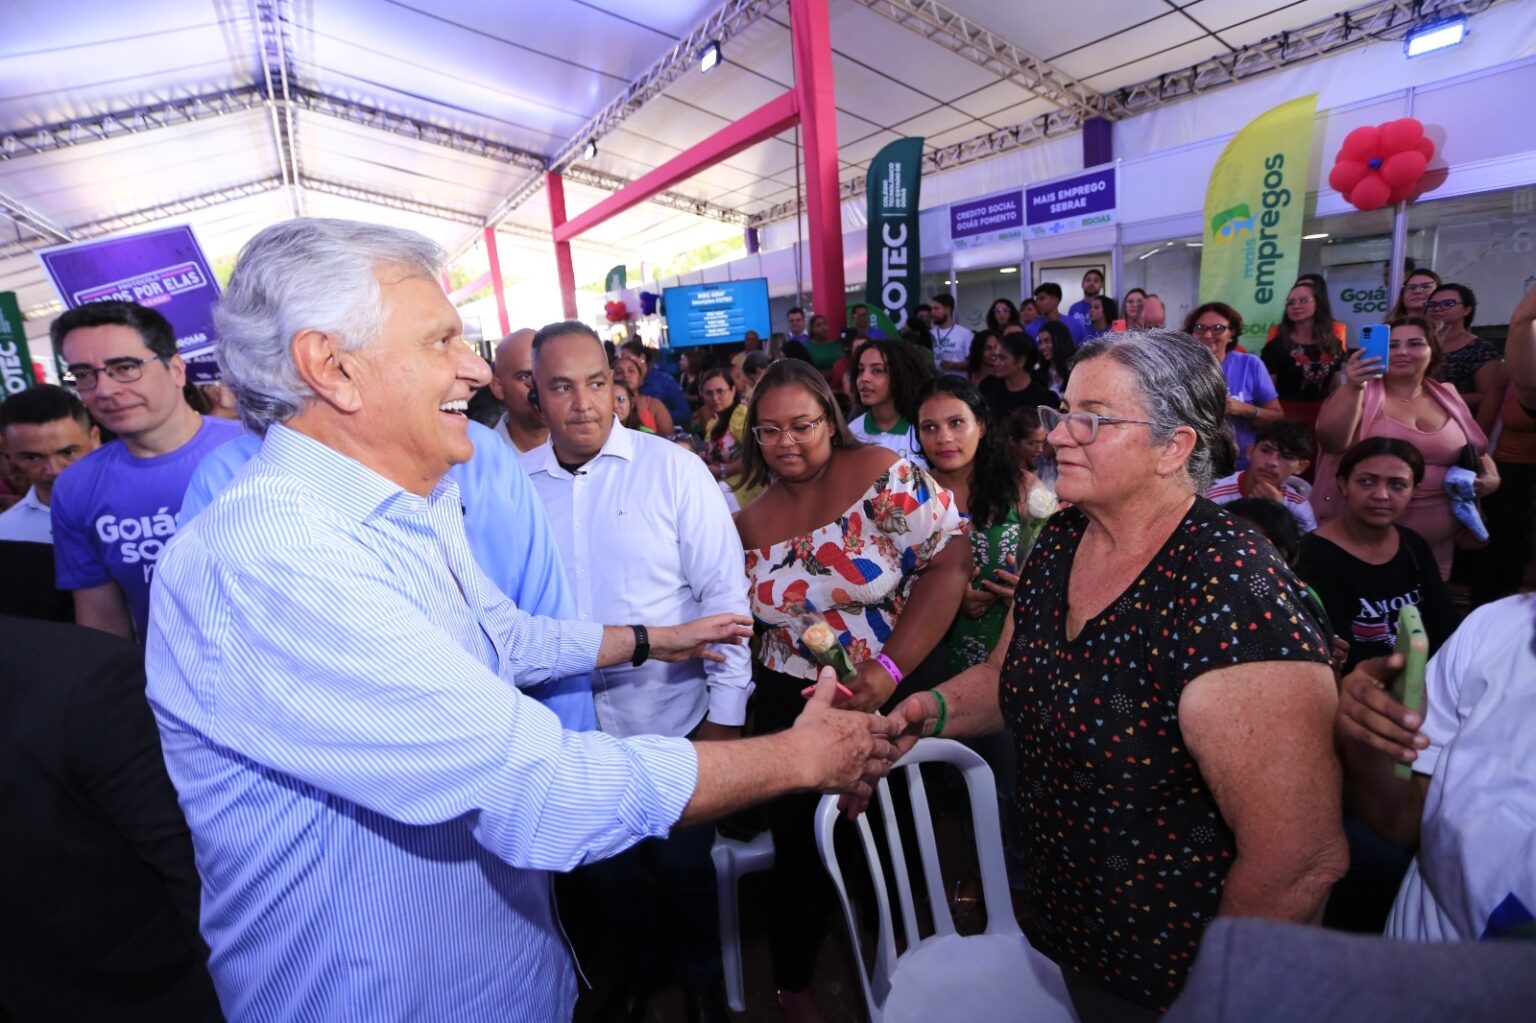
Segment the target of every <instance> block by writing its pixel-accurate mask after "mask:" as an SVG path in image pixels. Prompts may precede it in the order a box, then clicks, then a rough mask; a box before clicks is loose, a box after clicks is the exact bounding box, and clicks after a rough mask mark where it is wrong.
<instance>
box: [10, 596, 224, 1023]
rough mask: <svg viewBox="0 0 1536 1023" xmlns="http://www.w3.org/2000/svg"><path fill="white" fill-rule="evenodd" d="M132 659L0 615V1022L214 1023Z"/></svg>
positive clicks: (140, 676)
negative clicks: (1, 832) (0, 824)
mask: <svg viewBox="0 0 1536 1023" xmlns="http://www.w3.org/2000/svg"><path fill="white" fill-rule="evenodd" d="M143 657H144V652H143V649H142V648H141V647H139V646H138V645H137V644H135V643H130V642H127V641H125V640H121V639H118V638H117V637H115V636H109V635H107V634H106V633H104V632H98V631H95V630H92V629H85V628H77V627H74V626H69V625H59V624H55V623H51V622H42V621H34V620H26V619H21V618H13V617H9V616H5V615H0V820H3V821H4V822H5V826H4V827H5V838H4V840H3V841H0V1019H3V1020H7V1021H15V1023H24V1021H30V1020H93V1021H129V1020H144V1021H155V1023H171V1021H182V1020H188V1021H190V1020H198V1021H201V1020H220V1019H222V1017H221V1015H220V1013H219V1006H218V1000H217V998H216V997H215V995H214V991H213V984H212V983H211V981H210V980H209V979H208V970H207V957H208V950H207V947H206V946H205V945H204V944H203V941H202V938H201V937H200V936H199V935H198V930H197V908H198V893H199V884H198V877H197V870H196V867H195V866H194V864H193V861H192V843H191V839H190V838H189V836H188V834H187V826H186V822H185V821H184V820H183V819H182V816H181V809H180V807H178V806H177V804H176V791H175V789H173V788H172V787H171V783H170V779H169V778H168V777H166V773H165V763H164V761H163V760H162V758H161V754H160V739H159V733H158V732H157V731H156V729H155V722H154V717H153V715H152V714H151V712H150V708H149V704H148V702H147V701H146V699H145V697H144V664H143Z"/></svg>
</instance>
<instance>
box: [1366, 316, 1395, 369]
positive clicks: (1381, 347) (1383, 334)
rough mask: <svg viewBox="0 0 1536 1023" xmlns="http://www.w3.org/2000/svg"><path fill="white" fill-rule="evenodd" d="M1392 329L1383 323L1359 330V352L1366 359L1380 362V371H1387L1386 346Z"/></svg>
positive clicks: (1372, 324) (1370, 324)
mask: <svg viewBox="0 0 1536 1023" xmlns="http://www.w3.org/2000/svg"><path fill="white" fill-rule="evenodd" d="M1391 336H1392V329H1391V328H1390V327H1388V326H1387V325H1386V324H1385V323H1368V324H1366V325H1365V326H1364V327H1361V328H1360V351H1361V352H1362V353H1363V354H1364V356H1365V357H1367V358H1376V359H1380V360H1381V369H1380V371H1381V372H1383V373H1385V372H1386V371H1387V356H1388V354H1389V352H1388V344H1389V341H1390V339H1391Z"/></svg>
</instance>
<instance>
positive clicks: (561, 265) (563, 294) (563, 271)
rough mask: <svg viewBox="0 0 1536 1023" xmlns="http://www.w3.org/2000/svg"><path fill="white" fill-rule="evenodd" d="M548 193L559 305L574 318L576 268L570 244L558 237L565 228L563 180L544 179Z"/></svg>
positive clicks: (555, 176) (566, 313)
mask: <svg viewBox="0 0 1536 1023" xmlns="http://www.w3.org/2000/svg"><path fill="white" fill-rule="evenodd" d="M544 191H546V192H548V193H549V226H550V230H551V231H552V232H553V233H554V235H555V273H557V274H558V275H559V277H560V305H561V307H562V308H563V309H564V311H565V318H566V319H568V320H574V319H575V318H576V268H575V266H573V265H572V264H571V243H570V242H569V241H567V240H565V239H563V238H561V237H560V228H562V227H564V226H565V179H564V178H562V177H561V176H560V175H558V174H549V175H547V176H546V177H545V178H544Z"/></svg>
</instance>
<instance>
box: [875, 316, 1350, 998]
mask: <svg viewBox="0 0 1536 1023" xmlns="http://www.w3.org/2000/svg"><path fill="white" fill-rule="evenodd" d="M1226 396H1227V394H1226V382H1225V380H1224V379H1223V377H1222V372H1221V368H1220V367H1219V366H1218V365H1217V364H1216V362H1215V360H1214V359H1212V358H1211V356H1210V353H1208V352H1207V351H1206V350H1205V349H1204V347H1203V346H1201V345H1200V344H1199V343H1197V342H1196V341H1194V340H1193V339H1192V338H1190V337H1189V336H1187V335H1185V334H1180V333H1177V332H1174V331H1167V330H1148V331H1145V332H1131V333H1115V334H1105V335H1101V336H1099V337H1097V338H1095V339H1093V340H1092V341H1090V342H1088V343H1087V344H1086V345H1084V346H1083V348H1081V349H1080V350H1079V352H1078V354H1077V358H1076V360H1075V362H1074V368H1073V371H1072V376H1071V379H1070V381H1069V382H1068V384H1067V388H1066V398H1065V400H1064V402H1063V405H1064V406H1065V407H1066V408H1068V409H1069V410H1070V411H1067V412H1061V411H1059V410H1057V409H1054V408H1046V407H1042V408H1041V409H1040V418H1041V421H1042V423H1043V424H1044V425H1045V426H1046V428H1047V429H1048V430H1049V431H1050V433H1049V441H1050V444H1051V446H1052V447H1053V448H1054V449H1055V451H1056V463H1057V467H1058V470H1059V473H1060V475H1059V479H1058V483H1057V488H1058V492H1059V495H1060V497H1061V498H1062V500H1063V501H1065V502H1070V505H1071V506H1070V508H1068V509H1067V510H1064V511H1060V512H1058V513H1056V514H1055V515H1054V516H1053V517H1052V518H1051V520H1050V521H1049V523H1048V524H1047V525H1046V527H1045V529H1044V531H1043V532H1042V533H1041V536H1040V539H1039V541H1038V542H1037V543H1036V545H1035V547H1034V549H1033V551H1032V552H1031V553H1030V555H1029V557H1028V559H1027V560H1026V561H1025V563H1024V565H1023V567H1022V568H1021V569H1020V580H1021V581H1020V584H1019V587H1018V590H1017V596H1016V597H1015V606H1014V613H1013V615H1012V618H1011V620H1010V622H1009V623H1008V625H1007V626H1006V627H1005V628H1004V631H1003V634H1002V637H1001V639H1000V641H999V643H998V646H997V648H996V649H995V650H994V651H993V652H992V656H991V657H990V658H989V659H988V661H987V662H986V663H985V664H981V665H977V666H975V667H973V668H970V669H969V670H967V671H966V672H964V673H963V674H961V675H959V676H957V677H955V678H954V679H951V680H950V681H949V682H946V683H944V684H943V685H941V686H939V687H938V688H937V689H935V690H933V691H929V692H922V693H918V694H915V695H913V696H912V697H910V698H909V699H907V700H906V701H904V702H903V703H902V704H901V705H900V706H898V707H897V708H896V709H895V711H894V712H893V717H896V718H898V719H899V721H900V723H901V724H902V725H903V726H904V727H905V729H906V733H905V736H904V737H903V740H902V741H903V742H904V743H911V742H914V741H916V738H917V737H919V736H926V735H938V734H942V735H945V736H968V735H986V734H989V733H992V732H996V731H997V730H999V729H1002V728H1007V729H1010V730H1011V731H1012V732H1013V734H1014V738H1015V741H1016V743H1017V750H1018V779H1019V781H1018V787H1017V790H1016V793H1015V799H1016V801H1017V803H1018V811H1019V813H1018V820H1019V821H1021V822H1022V824H1021V826H1022V828H1023V830H1024V834H1023V836H1022V838H1023V843H1024V852H1025V859H1026V861H1027V863H1028V874H1029V876H1028V887H1027V889H1026V892H1025V895H1026V898H1027V903H1028V914H1029V915H1028V918H1027V919H1026V923H1028V924H1029V925H1030V926H1029V929H1030V935H1031V938H1032V939H1033V941H1034V942H1035V944H1036V946H1037V947H1038V948H1040V949H1041V950H1042V951H1043V952H1045V953H1046V954H1047V955H1049V956H1051V957H1052V958H1053V959H1055V960H1056V961H1057V962H1059V963H1060V964H1061V965H1062V966H1063V967H1064V969H1065V971H1066V974H1067V977H1068V982H1069V986H1070V987H1073V988H1074V997H1076V998H1077V1000H1078V1010H1079V1013H1080V1015H1082V1017H1083V1018H1084V1019H1085V1020H1088V1019H1092V1018H1094V1017H1095V1016H1096V1015H1099V1014H1101V1013H1107V1016H1106V1018H1114V1019H1125V1018H1135V1016H1136V1014H1137V1010H1136V1008H1135V1006H1134V1005H1129V1004H1127V1003H1136V1005H1140V1006H1145V1007H1147V1008H1148V1009H1160V1008H1164V1007H1166V1006H1167V1005H1168V1004H1169V1003H1170V1002H1171V1001H1172V1000H1173V998H1174V996H1176V995H1177V994H1178V992H1179V990H1180V988H1181V987H1182V985H1183V982H1184V977H1185V974H1186V972H1187V971H1188V969H1189V967H1190V965H1191V963H1192V962H1193V960H1194V956H1195V950H1196V948H1197V947H1198V945H1199V943H1200V936H1201V933H1202V931H1203V930H1204V928H1205V926H1206V925H1207V924H1208V923H1209V922H1210V921H1211V920H1212V919H1213V918H1214V917H1216V916H1217V915H1243V916H1267V917H1273V918H1275V919H1280V920H1292V921H1316V920H1318V919H1319V918H1320V916H1321V914H1322V909H1323V904H1324V902H1325V900H1326V899H1327V896H1328V892H1329V888H1330V887H1331V885H1332V884H1333V882H1334V881H1335V880H1336V879H1337V878H1338V877H1339V876H1340V874H1341V873H1342V872H1343V870H1344V866H1345V861H1346V850H1345V844H1344V836H1343V833H1342V830H1341V824H1340V820H1341V812H1340V771H1339V765H1338V762H1337V760H1336V759H1335V756H1334V751H1333V745H1332V738H1331V736H1332V722H1333V715H1334V709H1335V705H1336V702H1337V697H1336V695H1335V690H1334V682H1333V676H1332V674H1331V672H1330V670H1329V666H1328V644H1327V641H1326V640H1325V639H1324V638H1323V636H1322V635H1320V634H1319V631H1318V629H1317V627H1316V625H1315V624H1314V623H1313V620H1312V618H1311V617H1310V613H1309V611H1308V610H1307V609H1306V604H1305V598H1304V597H1303V591H1302V589H1301V587H1300V585H1299V584H1298V583H1297V581H1296V579H1295V577H1294V576H1293V575H1292V574H1291V572H1290V570H1289V569H1288V568H1287V567H1286V565H1285V562H1284V561H1282V560H1281V559H1280V557H1279V556H1278V555H1277V554H1276V553H1275V551H1274V549H1273V548H1272V547H1270V546H1269V545H1268V544H1267V543H1265V542H1264V541H1263V540H1262V539H1260V538H1259V537H1258V535H1257V534H1255V533H1253V532H1251V531H1250V530H1249V529H1247V528H1245V527H1243V526H1239V525H1236V524H1234V522H1233V520H1232V519H1231V518H1229V517H1228V516H1227V515H1226V513H1225V512H1224V511H1223V510H1222V509H1221V508H1219V507H1218V506H1216V505H1215V504H1213V503H1211V502H1210V501H1208V500H1206V499H1205V498H1204V497H1201V496H1200V493H1201V491H1202V489H1203V488H1204V487H1205V486H1206V485H1207V484H1208V483H1209V482H1210V479H1211V473H1212V464H1211V463H1212V453H1213V451H1214V450H1216V448H1217V447H1218V445H1219V444H1220V443H1221V431H1222V419H1223V416H1224V415H1225V413H1226Z"/></svg>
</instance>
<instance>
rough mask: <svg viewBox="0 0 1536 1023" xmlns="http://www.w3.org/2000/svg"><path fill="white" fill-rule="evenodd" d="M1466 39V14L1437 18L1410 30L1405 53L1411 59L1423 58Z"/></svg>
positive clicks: (1404, 47) (1405, 44)
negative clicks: (1427, 54)
mask: <svg viewBox="0 0 1536 1023" xmlns="http://www.w3.org/2000/svg"><path fill="white" fill-rule="evenodd" d="M1465 38H1467V16H1466V15H1465V14H1457V15H1453V16H1452V17H1449V18H1436V19H1435V20H1434V21H1426V22H1424V23H1423V24H1422V25H1419V26H1417V27H1416V28H1412V29H1409V30H1408V35H1407V36H1406V37H1405V38H1404V39H1403V52H1404V53H1406V54H1407V55H1408V56H1410V57H1422V56H1424V55H1425V54H1426V53H1434V52H1435V51H1436V50H1443V49H1445V48H1446V47H1448V46H1455V45H1456V44H1457V43H1459V42H1461V41H1462V40H1463V39H1465Z"/></svg>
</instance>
